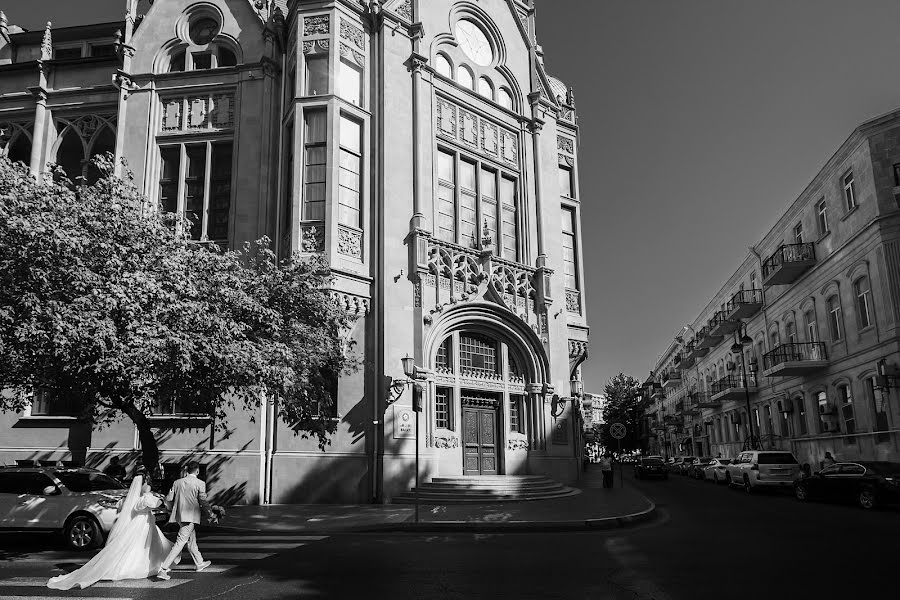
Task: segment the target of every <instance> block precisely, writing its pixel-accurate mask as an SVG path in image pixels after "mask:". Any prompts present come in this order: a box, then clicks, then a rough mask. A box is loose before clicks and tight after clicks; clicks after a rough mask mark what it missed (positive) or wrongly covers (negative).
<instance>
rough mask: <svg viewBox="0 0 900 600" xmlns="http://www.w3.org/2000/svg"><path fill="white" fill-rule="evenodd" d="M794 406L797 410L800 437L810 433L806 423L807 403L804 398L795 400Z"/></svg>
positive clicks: (798, 397)
mask: <svg viewBox="0 0 900 600" xmlns="http://www.w3.org/2000/svg"><path fill="white" fill-rule="evenodd" d="M794 406H795V407H796V408H797V425H798V427H799V429H798V431H799V433H800V435H806V434H807V433H809V426H808V425H807V423H806V401H805V400H804V399H803V396H797V397H796V398H794Z"/></svg>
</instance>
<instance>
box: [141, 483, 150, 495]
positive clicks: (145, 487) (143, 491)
mask: <svg viewBox="0 0 900 600" xmlns="http://www.w3.org/2000/svg"><path fill="white" fill-rule="evenodd" d="M149 493H150V486H149V485H147V484H146V483H145V484H144V485H143V486H141V495H142V496H143V495H144V494H149Z"/></svg>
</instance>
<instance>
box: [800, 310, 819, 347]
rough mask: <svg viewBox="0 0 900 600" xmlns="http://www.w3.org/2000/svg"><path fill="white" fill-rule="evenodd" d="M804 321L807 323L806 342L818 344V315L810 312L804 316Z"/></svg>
mask: <svg viewBox="0 0 900 600" xmlns="http://www.w3.org/2000/svg"><path fill="white" fill-rule="evenodd" d="M803 319H804V320H805V321H806V341H807V342H818V341H819V325H818V323H816V313H815V312H814V311H812V310H808V311H806V312H805V313H804V314H803Z"/></svg>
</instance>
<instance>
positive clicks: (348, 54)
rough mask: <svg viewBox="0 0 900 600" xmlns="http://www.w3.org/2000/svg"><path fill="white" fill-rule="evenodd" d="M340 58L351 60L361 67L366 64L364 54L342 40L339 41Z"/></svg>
mask: <svg viewBox="0 0 900 600" xmlns="http://www.w3.org/2000/svg"><path fill="white" fill-rule="evenodd" d="M341 58H346V59H349V60H352V61H353V62H355V63H356V64H358V65H359V66H361V67H365V66H366V57H365V55H364V54H363V53H362V52H360V51H358V50H354V49H353V48H351V47H350V46H348V45H347V44H345V43H344V42H341Z"/></svg>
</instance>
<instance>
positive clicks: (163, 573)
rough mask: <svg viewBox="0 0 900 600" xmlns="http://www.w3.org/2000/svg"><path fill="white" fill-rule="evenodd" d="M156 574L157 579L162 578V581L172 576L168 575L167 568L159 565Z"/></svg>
mask: <svg viewBox="0 0 900 600" xmlns="http://www.w3.org/2000/svg"><path fill="white" fill-rule="evenodd" d="M156 576H157V577H158V578H159V579H162V580H164V581H168V580H169V579H171V578H172V577H171V576H170V575H169V569H164V568H162V567H160V568H159V571H157V572H156Z"/></svg>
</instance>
